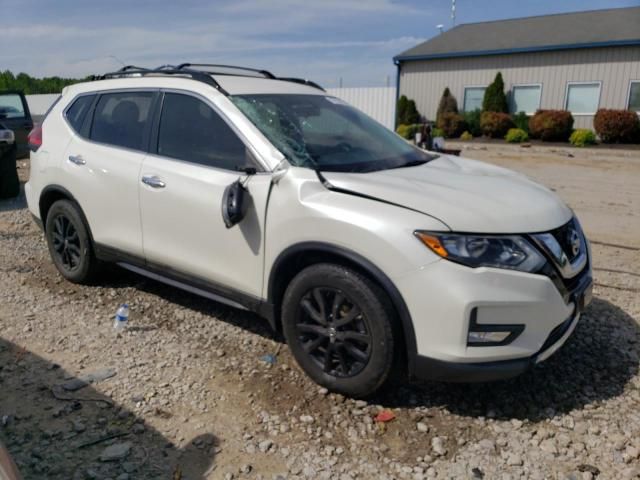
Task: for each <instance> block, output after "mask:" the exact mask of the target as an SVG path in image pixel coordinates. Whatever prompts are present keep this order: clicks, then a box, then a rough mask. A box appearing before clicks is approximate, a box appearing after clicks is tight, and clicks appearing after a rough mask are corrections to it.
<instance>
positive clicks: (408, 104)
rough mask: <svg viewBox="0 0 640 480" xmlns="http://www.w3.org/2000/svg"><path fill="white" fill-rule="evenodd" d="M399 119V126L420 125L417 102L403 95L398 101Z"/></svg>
mask: <svg viewBox="0 0 640 480" xmlns="http://www.w3.org/2000/svg"><path fill="white" fill-rule="evenodd" d="M397 117H398V118H397V120H398V125H413V124H414V123H419V122H420V113H419V112H418V109H417V108H416V102H414V101H413V100H409V99H408V98H407V97H406V96H405V95H402V96H401V97H400V98H399V99H398V108H397Z"/></svg>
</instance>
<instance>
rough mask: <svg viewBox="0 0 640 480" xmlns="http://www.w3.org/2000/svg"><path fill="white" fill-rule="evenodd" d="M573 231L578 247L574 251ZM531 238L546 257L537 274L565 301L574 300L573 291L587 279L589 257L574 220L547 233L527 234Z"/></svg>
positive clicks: (588, 278) (584, 283)
mask: <svg viewBox="0 0 640 480" xmlns="http://www.w3.org/2000/svg"><path fill="white" fill-rule="evenodd" d="M573 232H575V233H576V234H577V235H578V236H579V238H580V248H579V249H578V251H577V252H575V251H574V248H573V242H572V235H574V233H573ZM531 239H532V240H533V242H534V243H535V245H537V246H538V249H539V250H540V252H541V253H542V254H543V255H544V256H545V257H546V258H547V259H548V260H549V261H548V263H547V264H546V265H545V266H544V267H543V268H542V270H541V271H540V272H539V273H541V274H542V275H546V276H547V277H549V278H550V279H551V281H553V283H554V285H555V286H556V288H557V289H558V291H559V292H560V294H561V295H562V297H563V298H564V301H565V303H567V304H568V303H569V302H571V301H574V300H575V299H574V298H573V297H574V295H575V293H576V292H577V291H580V290H581V289H584V287H585V285H587V284H588V283H590V282H591V269H590V268H589V264H590V262H591V259H590V258H589V253H588V249H587V240H586V238H585V236H584V233H583V232H582V229H581V228H580V224H579V223H578V221H577V220H576V219H575V218H572V219H571V220H569V221H568V222H567V223H565V224H564V225H562V226H561V227H558V228H556V229H554V230H551V231H549V232H547V233H541V234H533V235H531ZM559 250H560V251H559ZM578 269H579V270H578Z"/></svg>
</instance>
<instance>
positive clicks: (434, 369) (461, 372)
mask: <svg viewBox="0 0 640 480" xmlns="http://www.w3.org/2000/svg"><path fill="white" fill-rule="evenodd" d="M579 320H580V313H576V314H575V315H574V316H572V317H569V318H568V319H567V320H566V321H564V322H563V323H561V324H560V325H558V327H556V328H555V329H554V330H553V331H552V332H551V334H550V335H549V338H548V339H547V341H546V342H545V344H544V345H543V348H542V349H541V350H540V351H539V352H538V353H537V354H536V355H533V356H531V357H528V358H517V359H513V360H502V361H497V362H479V363H455V362H447V361H443V360H437V359H435V358H429V357H426V356H422V355H418V356H417V357H416V360H415V364H414V368H415V371H414V376H416V377H418V378H420V379H422V380H432V381H441V382H469V383H471V382H493V381H496V380H505V379H508V378H513V377H517V376H518V375H521V374H523V373H524V372H526V371H527V370H529V369H531V368H533V367H534V366H535V365H536V364H538V363H540V362H543V361H545V360H546V359H547V358H549V357H550V356H551V355H553V354H554V353H555V352H556V351H558V350H559V349H560V347H562V345H564V343H565V342H566V341H567V339H568V338H569V337H570V336H571V334H572V333H573V330H574V329H575V328H576V325H577V324H578V321H579Z"/></svg>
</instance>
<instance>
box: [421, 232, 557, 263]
mask: <svg viewBox="0 0 640 480" xmlns="http://www.w3.org/2000/svg"><path fill="white" fill-rule="evenodd" d="M415 235H416V237H417V238H418V239H419V240H420V241H422V243H424V244H425V245H426V246H427V247H429V248H430V249H431V250H432V251H433V252H434V253H436V254H437V255H438V256H440V257H442V258H446V259H447V260H451V261H453V262H457V263H461V264H463V265H467V266H469V267H473V268H475V267H495V268H508V269H511V270H519V271H522V272H536V271H538V270H539V269H540V268H541V267H542V266H543V265H544V264H545V262H546V260H545V258H544V257H543V256H542V254H540V252H538V250H536V249H535V248H534V247H533V246H532V245H531V244H530V243H529V242H528V241H527V240H526V239H524V238H523V237H521V236H519V235H495V236H481V235H466V234H453V233H432V232H422V231H417V232H415Z"/></svg>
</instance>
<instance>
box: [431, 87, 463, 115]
mask: <svg viewBox="0 0 640 480" xmlns="http://www.w3.org/2000/svg"><path fill="white" fill-rule="evenodd" d="M443 113H458V101H457V100H456V97H454V96H453V95H452V94H451V91H450V90H449V87H447V88H445V89H444V92H442V97H440V103H439V104H438V111H437V113H436V123H437V122H438V120H439V119H440V117H441V116H442V114H443Z"/></svg>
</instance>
